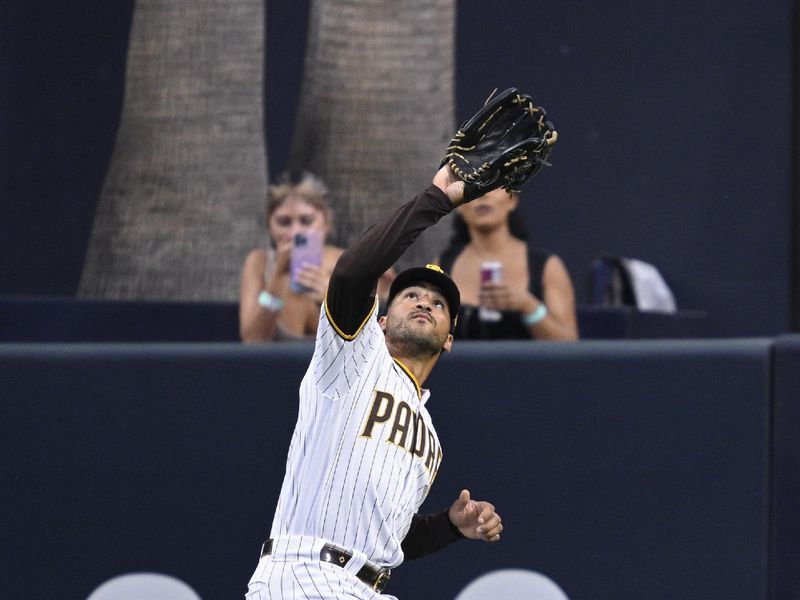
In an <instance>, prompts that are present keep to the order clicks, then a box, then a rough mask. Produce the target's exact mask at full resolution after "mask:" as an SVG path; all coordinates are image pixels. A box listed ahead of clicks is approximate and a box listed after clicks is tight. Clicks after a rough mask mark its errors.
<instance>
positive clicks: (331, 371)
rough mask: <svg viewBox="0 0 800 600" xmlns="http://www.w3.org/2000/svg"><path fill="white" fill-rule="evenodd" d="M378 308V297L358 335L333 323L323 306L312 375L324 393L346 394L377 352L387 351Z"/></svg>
mask: <svg viewBox="0 0 800 600" xmlns="http://www.w3.org/2000/svg"><path fill="white" fill-rule="evenodd" d="M377 310H378V302H377V299H375V300H373V306H372V309H371V310H370V311H369V312H368V313H367V315H366V316H365V317H364V321H363V323H362V324H361V325H360V326H359V327H358V328H357V330H356V332H355V334H354V335H352V336H348V335H343V334H342V332H341V331H340V330H339V328H338V327H337V326H336V325H335V324H334V323H333V322H331V320H330V318H329V316H328V312H327V310H326V307H325V305H323V306H322V310H321V312H320V316H319V325H318V327H317V338H316V342H315V344H314V356H313V358H312V360H311V365H310V374H311V375H312V376H313V378H314V383H315V384H316V386H317V389H318V390H319V391H320V393H322V394H323V395H324V396H327V397H329V398H334V399H338V398H340V397H342V396H345V395H346V394H347V392H348V390H350V388H351V386H352V384H353V383H354V382H355V381H356V380H357V379H358V378H359V377H360V376H361V374H362V373H363V370H364V369H365V368H367V367H368V365H369V364H371V363H372V362H373V360H374V357H375V353H377V352H381V351H383V352H386V344H385V343H384V342H383V331H382V330H381V328H380V326H379V325H378V320H377V314H376V313H377Z"/></svg>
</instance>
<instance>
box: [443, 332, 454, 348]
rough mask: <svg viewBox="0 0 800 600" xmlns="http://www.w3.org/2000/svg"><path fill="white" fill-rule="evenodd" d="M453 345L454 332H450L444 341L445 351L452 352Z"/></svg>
mask: <svg viewBox="0 0 800 600" xmlns="http://www.w3.org/2000/svg"><path fill="white" fill-rule="evenodd" d="M452 347H453V334H452V333H448V334H447V339H446V340H445V342H444V346H442V350H444V351H445V352H450V350H451V348H452Z"/></svg>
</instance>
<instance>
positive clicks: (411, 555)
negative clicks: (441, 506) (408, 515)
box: [402, 509, 464, 560]
mask: <svg viewBox="0 0 800 600" xmlns="http://www.w3.org/2000/svg"><path fill="white" fill-rule="evenodd" d="M461 539H464V536H463V535H461V532H460V531H459V530H458V529H456V527H455V526H454V525H453V524H452V523H451V522H450V517H449V516H448V510H447V509H445V510H443V511H441V512H438V513H434V514H430V515H420V514H416V515H414V517H413V518H412V519H411V527H410V528H409V530H408V533H407V534H406V537H405V539H404V540H403V544H402V547H403V555H404V557H405V559H406V560H414V559H415V558H419V557H421V556H425V555H427V554H433V553H434V552H438V551H439V550H441V549H442V548H445V547H446V546H449V545H450V544H452V543H453V542H456V541H458V540H461Z"/></svg>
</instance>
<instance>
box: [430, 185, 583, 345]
mask: <svg viewBox="0 0 800 600" xmlns="http://www.w3.org/2000/svg"><path fill="white" fill-rule="evenodd" d="M518 202H519V197H518V195H517V194H516V193H509V192H507V191H506V190H504V189H497V190H494V191H493V192H490V193H489V194H487V195H485V196H483V197H482V198H479V199H477V200H474V201H473V202H470V203H469V204H466V205H464V206H462V207H459V208H458V209H457V212H456V216H455V225H454V226H455V231H454V234H453V237H452V238H451V240H450V244H449V245H448V246H447V248H445V250H444V251H443V252H442V254H441V256H440V257H439V261H438V262H439V265H440V266H441V267H442V268H443V269H444V270H445V271H446V272H448V273H450V275H451V276H452V278H453V279H454V280H455V282H456V284H457V285H458V287H459V289H460V290H461V300H462V302H461V311H460V313H459V318H458V324H457V326H456V331H455V336H456V337H457V338H459V337H460V338H462V339H464V338H467V339H468V338H476V339H531V338H534V339H542V340H575V339H578V326H577V318H576V316H575V292H574V289H573V287H572V282H571V280H570V277H569V273H568V272H567V269H566V267H565V266H564V263H563V262H562V261H561V259H560V258H559V257H558V256H556V255H555V254H549V253H546V252H542V251H540V250H537V249H535V248H533V247H532V246H530V245H529V244H528V242H527V239H528V235H527V232H526V231H525V227H524V224H523V222H522V219H521V217H520V216H519V214H518V213H517V212H516V208H517V204H518ZM484 262H499V263H501V264H502V281H501V282H499V283H491V282H483V283H482V282H481V264H482V263H484ZM481 309H493V310H494V311H496V312H499V315H495V319H496V320H488V319H487V318H486V317H487V316H488V317H492V315H491V314H490V315H486V314H485V312H486V311H484V310H481ZM497 317H499V318H497Z"/></svg>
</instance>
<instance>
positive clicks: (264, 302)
mask: <svg viewBox="0 0 800 600" xmlns="http://www.w3.org/2000/svg"><path fill="white" fill-rule="evenodd" d="M258 304H259V306H261V307H262V308H266V309H267V310H271V311H274V312H278V311H279V310H281V309H282V308H283V300H281V299H280V298H278V297H277V296H273V295H272V294H270V293H269V292H268V291H266V290H264V291H263V292H261V293H260V294H259V295H258Z"/></svg>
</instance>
